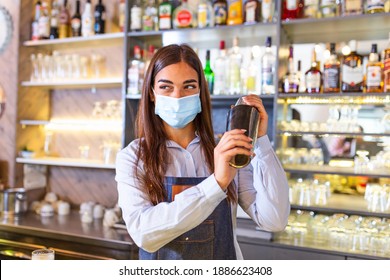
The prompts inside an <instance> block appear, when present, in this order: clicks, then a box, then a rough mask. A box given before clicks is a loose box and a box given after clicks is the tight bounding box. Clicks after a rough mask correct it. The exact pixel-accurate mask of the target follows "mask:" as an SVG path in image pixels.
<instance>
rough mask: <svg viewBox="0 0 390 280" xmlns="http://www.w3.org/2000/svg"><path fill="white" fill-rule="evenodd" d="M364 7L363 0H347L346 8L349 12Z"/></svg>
mask: <svg viewBox="0 0 390 280" xmlns="http://www.w3.org/2000/svg"><path fill="white" fill-rule="evenodd" d="M361 8H362V0H345V10H346V11H347V12H352V11H360V10H361Z"/></svg>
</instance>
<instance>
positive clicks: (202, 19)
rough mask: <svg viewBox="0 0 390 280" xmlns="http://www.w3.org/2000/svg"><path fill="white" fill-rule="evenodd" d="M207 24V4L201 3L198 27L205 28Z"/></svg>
mask: <svg viewBox="0 0 390 280" xmlns="http://www.w3.org/2000/svg"><path fill="white" fill-rule="evenodd" d="M206 26H207V5H206V4H199V6H198V27H199V28H203V27H206Z"/></svg>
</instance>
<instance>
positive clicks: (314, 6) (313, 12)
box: [304, 0, 319, 18]
mask: <svg viewBox="0 0 390 280" xmlns="http://www.w3.org/2000/svg"><path fill="white" fill-rule="evenodd" d="M318 8H319V0H305V7H304V17H305V18H317V17H318V14H319V12H318Z"/></svg>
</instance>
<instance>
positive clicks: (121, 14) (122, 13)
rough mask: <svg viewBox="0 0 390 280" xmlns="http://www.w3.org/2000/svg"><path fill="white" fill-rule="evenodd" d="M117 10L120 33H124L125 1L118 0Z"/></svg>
mask: <svg viewBox="0 0 390 280" xmlns="http://www.w3.org/2000/svg"><path fill="white" fill-rule="evenodd" d="M118 10H119V29H120V31H121V32H124V31H125V24H126V0H120V2H119V8H118Z"/></svg>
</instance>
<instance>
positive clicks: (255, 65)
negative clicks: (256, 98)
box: [242, 50, 260, 94]
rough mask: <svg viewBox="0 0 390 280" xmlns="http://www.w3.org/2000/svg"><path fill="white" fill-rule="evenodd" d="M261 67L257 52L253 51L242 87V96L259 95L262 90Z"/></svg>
mask: <svg viewBox="0 0 390 280" xmlns="http://www.w3.org/2000/svg"><path fill="white" fill-rule="evenodd" d="M259 65H260V62H259V61H258V60H257V58H256V55H255V51H254V50H252V51H251V57H250V60H249V64H248V67H247V69H245V70H244V75H245V76H244V77H243V78H244V81H243V86H242V94H258V92H260V90H258V88H260V87H259V86H258V81H259V78H258V77H259V71H260V69H259Z"/></svg>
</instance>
